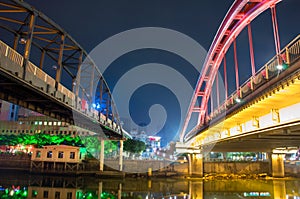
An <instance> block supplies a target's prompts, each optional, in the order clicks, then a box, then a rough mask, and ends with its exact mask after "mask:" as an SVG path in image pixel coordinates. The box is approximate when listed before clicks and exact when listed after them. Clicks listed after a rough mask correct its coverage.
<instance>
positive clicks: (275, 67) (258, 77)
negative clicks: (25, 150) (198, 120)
mask: <svg viewBox="0 0 300 199" xmlns="http://www.w3.org/2000/svg"><path fill="white" fill-rule="evenodd" d="M299 59H300V35H298V36H297V37H296V38H295V39H294V40H293V41H291V42H290V43H289V44H288V45H287V46H286V47H285V48H283V50H281V52H280V54H279V55H276V56H274V57H273V58H272V59H271V60H270V61H269V62H267V63H266V64H265V65H264V66H263V67H262V68H260V69H259V70H258V71H257V72H256V74H255V75H254V76H251V77H250V78H249V79H248V80H247V81H246V82H244V83H243V84H242V85H241V86H240V87H239V89H238V90H236V91H235V92H233V93H232V94H231V95H230V96H229V97H228V98H227V99H226V100H225V101H224V102H223V103H222V104H221V105H220V106H219V107H218V108H217V109H215V110H213V111H212V112H211V113H210V114H209V116H208V117H207V118H206V122H209V121H210V120H212V119H213V118H215V117H217V116H218V115H219V114H220V113H222V112H224V111H226V110H227V109H229V108H230V107H231V106H233V105H235V104H237V103H239V101H240V100H242V99H243V98H245V97H246V96H248V95H249V94H251V93H252V92H253V91H254V90H256V89H258V88H259V87H260V86H261V85H263V84H264V83H265V82H267V81H269V80H271V79H273V78H275V77H277V76H278V75H279V74H280V73H281V72H282V71H284V70H285V69H287V68H289V67H292V65H293V64H294V63H295V62H297V61H298V60H299Z"/></svg>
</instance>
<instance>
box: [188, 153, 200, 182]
mask: <svg viewBox="0 0 300 199" xmlns="http://www.w3.org/2000/svg"><path fill="white" fill-rule="evenodd" d="M188 161H189V175H193V176H198V177H203V155H202V154H189V155H188Z"/></svg>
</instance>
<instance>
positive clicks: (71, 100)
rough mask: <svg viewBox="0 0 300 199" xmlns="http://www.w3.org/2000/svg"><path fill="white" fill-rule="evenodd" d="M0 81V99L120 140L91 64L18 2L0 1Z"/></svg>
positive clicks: (105, 93)
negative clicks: (100, 130)
mask: <svg viewBox="0 0 300 199" xmlns="http://www.w3.org/2000/svg"><path fill="white" fill-rule="evenodd" d="M0 76H1V78H0V85H1V86H0V99H3V100H6V101H9V102H12V103H15V104H17V105H20V106H23V107H25V108H28V109H31V110H33V111H36V112H39V113H42V114H44V115H47V116H50V117H52V118H55V119H58V120H60V121H63V122H67V123H69V124H75V125H79V126H80V127H84V128H86V129H90V130H93V131H94V132H95V131H98V130H97V129H99V126H101V127H102V128H100V129H102V130H103V131H104V132H105V134H106V135H108V136H109V137H118V138H122V137H123V133H124V130H123V129H122V127H121V122H120V120H119V116H118V113H117V110H116V107H115V104H114V100H113V99H112V95H111V92H110V90H109V87H108V86H107V84H106V82H105V80H104V78H103V76H102V74H101V72H100V71H99V69H98V67H97V66H96V64H95V63H94V61H93V60H92V59H91V58H90V57H89V55H88V53H87V52H86V51H85V50H84V49H83V48H82V47H81V46H80V45H79V44H78V43H77V42H76V41H75V40H74V39H73V38H72V37H71V36H70V35H69V34H68V33H67V32H66V31H65V30H63V29H62V28H61V27H60V26H59V25H57V24H56V23H54V22H53V21H52V20H51V19H49V18H48V17H47V16H45V15H44V14H43V13H41V12H39V11H37V10H36V9H34V8H33V7H31V6H30V5H29V4H27V3H25V2H23V1H21V0H1V1H0ZM125 133H126V132H125Z"/></svg>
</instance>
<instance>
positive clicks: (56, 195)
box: [54, 191, 60, 199]
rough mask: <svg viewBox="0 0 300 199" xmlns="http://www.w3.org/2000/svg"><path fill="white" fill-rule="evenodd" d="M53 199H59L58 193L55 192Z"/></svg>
mask: <svg viewBox="0 0 300 199" xmlns="http://www.w3.org/2000/svg"><path fill="white" fill-rule="evenodd" d="M54 197H55V199H60V192H58V191H56V192H55V196H54Z"/></svg>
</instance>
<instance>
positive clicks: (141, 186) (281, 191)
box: [0, 172, 300, 199]
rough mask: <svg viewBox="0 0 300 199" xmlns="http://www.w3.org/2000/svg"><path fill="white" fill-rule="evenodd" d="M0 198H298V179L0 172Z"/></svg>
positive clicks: (299, 182) (299, 187) (299, 195)
mask: <svg viewBox="0 0 300 199" xmlns="http://www.w3.org/2000/svg"><path fill="white" fill-rule="evenodd" d="M0 175H1V178H0V198H17V199H21V198H24V199H25V198H26V199H30V198H37V199H44V198H54V199H83V198H86V199H100V198H110V199H114V198H116V199H120V198H128V199H129V198H130V199H142V198H143V199H151V198H155V199H156V198H161V199H163V198H164V199H196V198H197V199H223V198H224V199H227V198H228V199H235V198H237V199H241V198H245V199H247V198H249V199H254V198H256V199H257V198H266V199H267V198H272V199H286V198H287V199H292V198H293V199H299V198H300V194H299V193H300V186H299V185H300V180H230V181H229V180H214V181H203V180H187V179H172V178H167V179H152V180H150V179H146V178H139V179H133V178H132V179H131V178H130V179H116V178H111V179H97V178H92V177H72V176H64V177H62V176H38V175H27V174H21V173H15V172H14V173H12V172H1V173H0Z"/></svg>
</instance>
